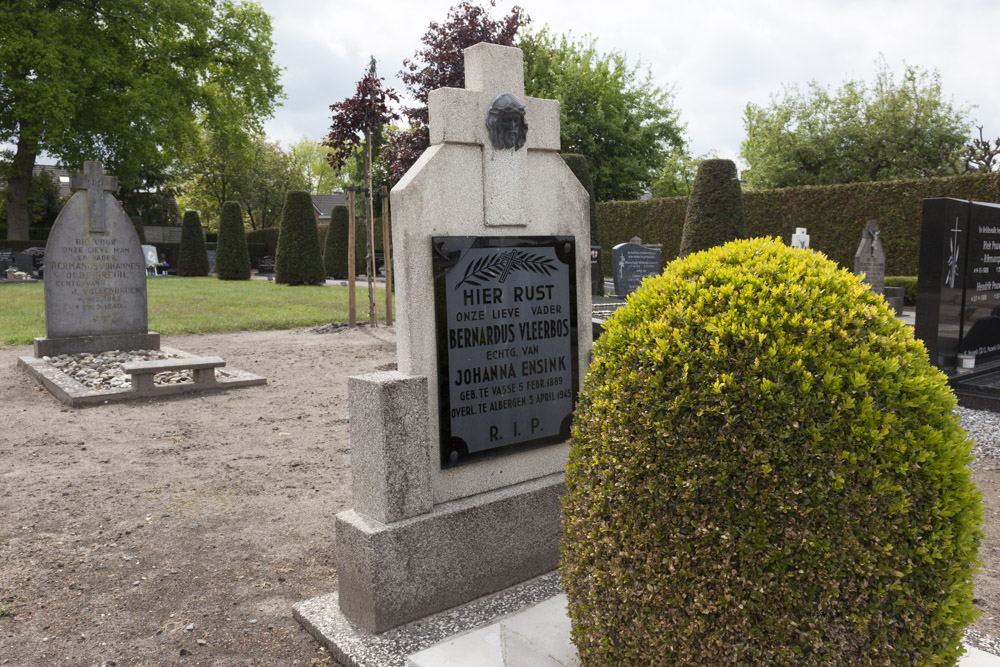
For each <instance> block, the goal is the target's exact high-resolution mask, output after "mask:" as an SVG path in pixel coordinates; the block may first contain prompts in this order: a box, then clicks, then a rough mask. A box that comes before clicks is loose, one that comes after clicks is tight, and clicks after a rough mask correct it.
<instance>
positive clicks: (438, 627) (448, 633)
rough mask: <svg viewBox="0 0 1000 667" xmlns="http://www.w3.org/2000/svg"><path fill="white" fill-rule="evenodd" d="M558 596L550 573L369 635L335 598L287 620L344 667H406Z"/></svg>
mask: <svg viewBox="0 0 1000 667" xmlns="http://www.w3.org/2000/svg"><path fill="white" fill-rule="evenodd" d="M560 593H562V589H561V588H560V586H559V573H558V572H550V573H547V574H544V575H542V576H539V577H535V578H533V579H530V580H528V581H525V582H523V583H520V584H517V585H516V586H511V587H509V588H506V589H504V590H502V591H500V592H498V593H494V594H493V595H487V596H484V597H481V598H478V599H476V600H473V601H472V602H469V603H466V604H464V605H462V606H460V607H455V608H454V609H448V610H447V611H443V612H441V613H438V614H434V615H432V616H428V617H425V618H421V619H420V620H418V621H414V622H413V623H408V624H406V625H401V626H399V627H397V628H393V629H392V630H389V631H388V632H384V633H382V634H379V635H374V634H371V633H369V632H365V631H364V630H362V629H360V628H358V627H357V626H356V625H354V624H353V623H351V622H350V621H349V620H348V619H347V618H346V617H345V616H344V613H343V612H342V611H341V610H340V604H339V594H338V593H330V594H328V595H322V596H320V597H316V598H312V599H310V600H306V601H304V602H300V603H298V604H296V605H295V606H294V607H292V616H294V617H295V619H296V620H297V621H298V622H299V623H301V624H302V626H303V627H304V628H305V629H306V630H308V631H309V633H310V634H311V635H312V636H313V637H315V638H316V640H317V641H319V642H320V643H321V644H323V646H325V647H326V648H327V649H328V650H329V651H330V654H331V656H333V659H334V660H336V661H337V662H338V663H340V664H342V665H344V666H345V667H406V665H407V658H408V657H409V656H411V655H413V654H414V653H416V652H418V651H422V650H424V649H426V648H429V647H431V646H434V645H435V644H438V643H440V642H442V641H445V640H446V639H449V638H451V637H454V636H456V635H460V634H463V633H465V632H469V631H471V630H474V629H476V628H481V627H484V626H488V625H490V624H492V623H495V622H496V621H497V620H499V619H502V618H505V617H508V616H510V615H511V614H515V613H517V612H519V611H522V610H523V609H527V608H528V607H531V606H533V605H536V604H538V603H540V602H543V601H545V600H548V599H550V598H552V597H554V596H556V595H559V594H560Z"/></svg>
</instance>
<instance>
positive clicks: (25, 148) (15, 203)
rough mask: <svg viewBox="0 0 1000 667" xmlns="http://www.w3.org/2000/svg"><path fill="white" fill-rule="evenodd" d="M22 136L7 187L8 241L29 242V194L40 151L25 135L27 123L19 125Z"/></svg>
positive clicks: (18, 141) (19, 138)
mask: <svg viewBox="0 0 1000 667" xmlns="http://www.w3.org/2000/svg"><path fill="white" fill-rule="evenodd" d="M18 125H19V132H20V136H19V137H18V140H17V152H16V153H15V154H14V160H13V163H12V164H11V171H10V174H11V175H10V177H9V178H8V179H7V186H8V188H9V190H10V192H9V194H8V195H7V240H9V241H27V240H28V228H29V227H30V226H31V212H30V210H29V208H28V192H29V191H30V189H31V176H32V170H33V169H34V168H35V160H36V159H37V158H38V149H37V147H35V146H34V145H32V144H31V143H29V141H28V140H27V139H25V138H24V135H25V127H24V126H25V123H24V122H23V121H21V122H19V123H18Z"/></svg>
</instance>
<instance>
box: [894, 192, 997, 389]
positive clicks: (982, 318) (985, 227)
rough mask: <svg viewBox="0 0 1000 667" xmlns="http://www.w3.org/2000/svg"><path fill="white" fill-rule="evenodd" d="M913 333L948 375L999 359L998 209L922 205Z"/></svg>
mask: <svg viewBox="0 0 1000 667" xmlns="http://www.w3.org/2000/svg"><path fill="white" fill-rule="evenodd" d="M914 334H915V335H916V337H917V338H919V339H920V340H922V341H923V342H924V345H926V346H927V352H928V354H929V355H930V360H931V363H933V364H935V365H936V366H938V367H939V368H940V369H942V370H943V371H945V372H948V373H951V372H954V371H955V369H956V365H957V363H958V355H959V354H962V355H971V356H972V357H974V359H975V362H974V364H975V367H976V368H977V369H979V368H982V367H983V366H984V365H985V366H989V365H990V364H991V363H992V362H996V361H998V360H1000V204H990V203H985V202H974V201H966V200H962V199H950V198H936V199H925V200H924V202H923V220H922V222H921V228H920V263H919V265H918V276H917V313H916V321H915V325H914Z"/></svg>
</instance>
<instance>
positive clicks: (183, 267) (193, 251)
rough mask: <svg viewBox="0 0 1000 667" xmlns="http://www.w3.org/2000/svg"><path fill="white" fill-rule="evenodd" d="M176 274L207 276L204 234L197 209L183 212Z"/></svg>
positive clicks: (206, 253)
mask: <svg viewBox="0 0 1000 667" xmlns="http://www.w3.org/2000/svg"><path fill="white" fill-rule="evenodd" d="M177 275H178V276H207V275H208V252H207V251H206V250H205V234H204V233H203V232H202V231H201V218H199V217H198V212H197V211H188V212H186V213H185V214H184V225H183V226H182V227H181V248H180V256H179V257H178V258H177Z"/></svg>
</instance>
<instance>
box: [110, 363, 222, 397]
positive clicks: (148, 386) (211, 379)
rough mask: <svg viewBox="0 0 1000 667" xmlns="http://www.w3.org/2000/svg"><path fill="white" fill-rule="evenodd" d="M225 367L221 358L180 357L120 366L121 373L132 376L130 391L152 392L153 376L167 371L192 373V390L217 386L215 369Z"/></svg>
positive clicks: (153, 387)
mask: <svg viewBox="0 0 1000 667" xmlns="http://www.w3.org/2000/svg"><path fill="white" fill-rule="evenodd" d="M225 365H226V362H225V361H224V360H223V359H222V358H221V357H180V358H177V359H156V360H154V361H132V362H129V363H127V364H122V372H124V373H125V374H126V375H130V376H132V391H133V392H139V393H146V394H148V393H152V392H154V391H155V390H156V389H155V385H154V384H153V376H155V375H156V374H157V373H165V372H168V371H186V370H192V371H194V385H195V387H194V388H208V387H211V386H212V385H215V384H217V383H216V380H215V369H216V368H221V367H223V366H225Z"/></svg>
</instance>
